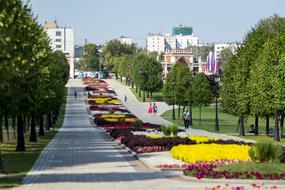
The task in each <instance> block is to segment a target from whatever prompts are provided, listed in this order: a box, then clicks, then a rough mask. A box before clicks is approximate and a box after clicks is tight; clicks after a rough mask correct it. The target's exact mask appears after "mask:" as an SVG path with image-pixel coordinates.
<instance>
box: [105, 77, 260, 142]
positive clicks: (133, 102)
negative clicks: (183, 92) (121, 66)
mask: <svg viewBox="0 0 285 190" xmlns="http://www.w3.org/2000/svg"><path fill="white" fill-rule="evenodd" d="M106 82H108V83H109V85H110V86H111V87H112V88H114V90H115V92H116V93H117V95H118V97H119V99H120V100H121V101H122V102H123V104H124V105H125V106H126V107H127V108H128V109H129V110H130V111H131V112H132V113H133V114H134V115H136V116H137V117H138V118H140V119H141V120H142V121H144V122H150V123H155V124H159V125H171V123H170V122H169V121H167V120H165V119H163V118H161V117H160V116H159V115H161V114H162V113H164V112H165V111H167V110H170V109H172V106H168V105H167V104H166V103H164V102H156V104H157V105H158V115H157V116H156V117H153V116H150V115H149V114H148V113H147V108H148V105H149V103H145V102H139V101H138V100H137V99H136V97H135V95H134V94H133V93H132V92H131V90H130V89H129V88H130V87H128V86H125V85H122V84H121V83H119V82H118V81H116V80H114V79H106ZM125 95H127V96H128V100H127V102H124V96H125ZM182 128H184V127H182ZM187 134H189V135H199V136H208V137H212V138H221V139H235V140H239V141H241V140H242V141H248V142H254V141H252V140H245V139H242V138H239V137H234V136H229V135H225V134H218V133H211V132H208V131H204V130H199V129H192V128H190V129H188V130H187Z"/></svg>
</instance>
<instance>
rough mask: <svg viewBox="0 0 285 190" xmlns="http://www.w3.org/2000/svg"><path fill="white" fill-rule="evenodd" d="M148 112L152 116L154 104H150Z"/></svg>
mask: <svg viewBox="0 0 285 190" xmlns="http://www.w3.org/2000/svg"><path fill="white" fill-rule="evenodd" d="M147 112H148V113H149V114H150V115H151V114H152V104H151V103H150V104H149V106H148V109H147Z"/></svg>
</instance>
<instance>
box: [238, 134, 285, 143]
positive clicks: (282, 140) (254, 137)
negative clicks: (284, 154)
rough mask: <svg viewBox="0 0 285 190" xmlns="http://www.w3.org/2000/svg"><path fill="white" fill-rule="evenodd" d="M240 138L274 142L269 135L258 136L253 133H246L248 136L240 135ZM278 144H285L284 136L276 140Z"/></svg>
mask: <svg viewBox="0 0 285 190" xmlns="http://www.w3.org/2000/svg"><path fill="white" fill-rule="evenodd" d="M242 138H245V139H250V140H255V141H263V142H264V141H266V142H276V141H274V139H273V138H272V137H269V136H267V135H263V134H262V135H258V136H255V135H248V136H245V137H242ZM277 143H278V144H281V145H285V138H281V141H280V142H277Z"/></svg>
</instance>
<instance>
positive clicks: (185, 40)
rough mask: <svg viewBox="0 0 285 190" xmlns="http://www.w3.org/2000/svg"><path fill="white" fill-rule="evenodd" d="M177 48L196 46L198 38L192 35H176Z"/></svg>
mask: <svg viewBox="0 0 285 190" xmlns="http://www.w3.org/2000/svg"><path fill="white" fill-rule="evenodd" d="M175 38H176V41H177V42H176V43H177V49H186V48H187V47H189V46H198V43H199V38H198V37H195V36H192V35H186V36H183V35H176V36H175Z"/></svg>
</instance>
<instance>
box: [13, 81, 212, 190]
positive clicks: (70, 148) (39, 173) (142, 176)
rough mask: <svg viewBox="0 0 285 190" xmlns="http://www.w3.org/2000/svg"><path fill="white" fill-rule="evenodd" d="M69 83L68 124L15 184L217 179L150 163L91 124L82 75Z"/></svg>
mask: <svg viewBox="0 0 285 190" xmlns="http://www.w3.org/2000/svg"><path fill="white" fill-rule="evenodd" d="M68 85H69V91H68V98H67V105H66V115H65V120H64V124H63V127H62V128H61V129H60V130H59V131H58V133H57V135H56V136H55V138H54V139H53V140H52V141H51V142H50V143H49V145H48V146H47V147H46V148H45V149H44V151H43V152H42V153H41V155H40V157H39V158H38V160H37V162H36V163H35V165H34V167H33V168H32V170H31V171H30V172H29V174H28V175H27V176H26V177H25V179H24V180H23V185H21V186H20V187H17V188H15V190H80V189H82V190H89V189H90V190H91V189H96V190H109V189H110V190H129V189H130V190H134V189H135V190H141V189H151V190H161V189H164V190H168V189H169V190H174V189H183V190H184V189H185V190H186V189H188V190H189V189H193V190H196V189H198V190H199V189H205V186H213V185H215V184H216V182H214V183H213V182H210V183H206V184H205V183H201V181H199V180H194V179H190V180H185V179H183V178H181V177H177V174H176V173H162V172H158V171H152V170H149V169H148V168H146V167H145V166H144V165H142V164H141V163H140V162H139V161H138V160H135V159H134V157H133V156H132V155H130V154H128V153H127V152H126V151H125V150H124V149H122V148H121V147H120V146H118V145H117V144H116V143H115V142H114V141H111V140H110V139H109V138H107V137H106V135H105V134H104V133H103V131H102V130H101V129H99V128H96V127H94V126H92V125H91V124H90V122H89V115H88V113H87V110H86V105H85V102H84V96H83V94H84V92H83V88H82V84H81V81H80V80H70V81H69V83H68ZM74 90H77V92H78V93H77V94H78V97H77V99H75V98H74V96H73V92H74Z"/></svg>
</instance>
